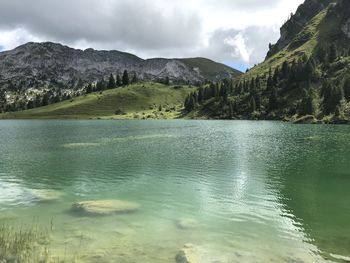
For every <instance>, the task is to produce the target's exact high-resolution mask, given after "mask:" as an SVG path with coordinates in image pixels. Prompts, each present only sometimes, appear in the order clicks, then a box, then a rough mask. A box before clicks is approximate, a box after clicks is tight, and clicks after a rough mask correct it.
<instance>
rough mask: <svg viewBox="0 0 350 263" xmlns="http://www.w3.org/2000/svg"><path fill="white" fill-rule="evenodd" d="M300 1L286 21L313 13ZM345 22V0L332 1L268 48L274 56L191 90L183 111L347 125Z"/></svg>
mask: <svg viewBox="0 0 350 263" xmlns="http://www.w3.org/2000/svg"><path fill="white" fill-rule="evenodd" d="M305 3H307V4H304V5H302V6H301V8H300V9H299V11H300V13H298V14H297V15H295V16H294V17H292V18H291V22H288V24H293V23H295V24H299V23H298V19H299V20H303V17H301V14H303V13H312V10H305V9H307V8H310V6H311V5H309V4H308V3H311V0H306V2H305ZM349 21H350V1H344V0H338V1H333V2H331V3H330V4H329V5H328V6H326V7H325V8H323V9H322V10H321V11H319V12H317V14H316V15H315V16H314V17H313V18H312V19H310V20H309V21H308V22H307V23H306V24H305V26H303V28H301V30H300V31H299V33H297V34H296V35H295V37H293V38H292V40H290V41H289V42H288V43H286V44H285V45H283V47H282V48H281V49H280V50H276V46H272V48H274V52H273V55H271V56H268V57H267V59H266V60H265V61H264V62H262V63H261V64H259V65H257V66H255V67H254V68H252V69H251V70H249V71H248V72H247V73H245V74H243V75H242V76H240V77H239V78H238V79H236V80H232V82H218V83H215V84H211V85H210V86H208V87H206V88H203V89H200V90H199V91H198V92H196V93H193V94H191V95H190V96H189V97H188V98H187V99H186V101H185V105H186V110H187V111H188V115H189V116H191V117H193V118H199V117H205V118H220V119H233V118H238V119H277V120H290V121H296V122H316V123H320V122H325V123H349V120H350V48H349V47H350V32H349V29H350V28H349V23H350V22H349ZM292 33H293V34H294V33H295V31H293V32H288V31H287V32H283V34H284V35H285V34H287V35H288V34H290V35H293V34H292ZM281 39H282V38H281ZM279 42H281V40H280V41H279Z"/></svg>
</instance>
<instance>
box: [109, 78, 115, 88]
mask: <svg viewBox="0 0 350 263" xmlns="http://www.w3.org/2000/svg"><path fill="white" fill-rule="evenodd" d="M108 88H109V89H113V88H115V79H114V77H113V74H111V75H110V76H109V80H108Z"/></svg>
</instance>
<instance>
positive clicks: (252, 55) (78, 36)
mask: <svg viewBox="0 0 350 263" xmlns="http://www.w3.org/2000/svg"><path fill="white" fill-rule="evenodd" d="M302 2H303V0H264V1H262V0H1V4H0V7H1V8H0V50H9V49H13V48H15V47H17V46H19V45H21V44H24V43H26V42H29V41H34V42H44V41H52V42H59V43H62V44H65V45H68V46H71V47H74V48H80V49H86V48H90V47H91V48H94V49H105V50H120V51H125V52H130V53H133V54H135V55H137V56H139V57H141V58H152V57H167V58H174V57H199V56H201V57H207V58H210V59H213V60H215V61H218V62H222V63H225V64H227V65H229V66H232V67H235V68H238V69H240V70H245V69H246V68H248V67H251V66H253V65H254V64H257V63H259V62H261V61H262V60H263V59H264V57H265V55H266V53H267V50H268V45H269V43H275V42H276V41H277V40H278V38H279V28H280V26H281V25H282V24H283V23H284V22H285V21H286V20H287V19H288V17H289V16H290V14H291V13H294V12H295V10H296V9H297V7H298V6H299V5H300V4H301V3H302Z"/></svg>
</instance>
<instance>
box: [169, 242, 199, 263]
mask: <svg viewBox="0 0 350 263" xmlns="http://www.w3.org/2000/svg"><path fill="white" fill-rule="evenodd" d="M175 260H176V263H199V255H198V250H197V248H195V246H194V245H192V244H186V245H185V246H184V247H183V248H182V249H181V250H180V251H179V252H178V253H177V255H176V258H175Z"/></svg>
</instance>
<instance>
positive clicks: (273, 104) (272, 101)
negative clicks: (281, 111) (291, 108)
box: [269, 88, 278, 111]
mask: <svg viewBox="0 0 350 263" xmlns="http://www.w3.org/2000/svg"><path fill="white" fill-rule="evenodd" d="M277 108H278V97H277V89H276V88H273V89H272V90H271V92H270V97H269V110H270V111H273V110H276V109H277Z"/></svg>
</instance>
